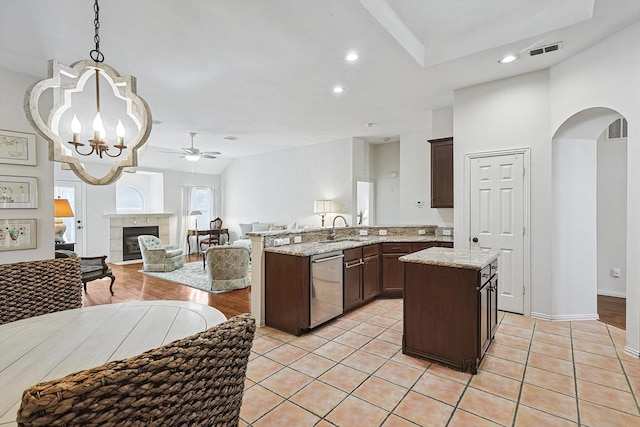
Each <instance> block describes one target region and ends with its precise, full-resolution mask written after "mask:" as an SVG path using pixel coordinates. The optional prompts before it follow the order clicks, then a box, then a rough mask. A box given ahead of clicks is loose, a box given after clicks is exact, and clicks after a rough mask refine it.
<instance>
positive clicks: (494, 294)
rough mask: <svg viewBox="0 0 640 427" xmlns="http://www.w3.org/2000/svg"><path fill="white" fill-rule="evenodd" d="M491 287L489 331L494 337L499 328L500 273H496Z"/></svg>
mask: <svg viewBox="0 0 640 427" xmlns="http://www.w3.org/2000/svg"><path fill="white" fill-rule="evenodd" d="M489 285H490V286H491V289H489V292H490V295H489V298H490V300H489V309H490V313H489V332H490V334H491V338H492V339H493V338H494V337H495V336H496V331H497V330H498V275H497V274H495V275H494V276H493V277H492V278H491V283H490V284H489Z"/></svg>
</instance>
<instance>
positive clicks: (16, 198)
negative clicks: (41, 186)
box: [0, 175, 38, 209]
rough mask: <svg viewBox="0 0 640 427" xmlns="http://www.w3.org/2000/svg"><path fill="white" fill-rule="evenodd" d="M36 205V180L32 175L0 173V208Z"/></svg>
mask: <svg viewBox="0 0 640 427" xmlns="http://www.w3.org/2000/svg"><path fill="white" fill-rule="evenodd" d="M37 207H38V181H37V178H35V177H32V176H7V175H0V209H15V208H22V209H29V208H37Z"/></svg>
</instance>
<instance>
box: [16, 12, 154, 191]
mask: <svg viewBox="0 0 640 427" xmlns="http://www.w3.org/2000/svg"><path fill="white" fill-rule="evenodd" d="M93 8H94V12H95V17H94V22H93V24H94V30H95V34H94V42H95V49H93V50H91V52H90V53H89V57H90V58H91V60H90V61H89V60H86V61H78V62H75V63H74V64H72V65H71V66H68V67H67V66H65V65H62V64H60V63H59V62H57V61H53V60H51V61H49V78H47V79H45V80H41V81H39V82H37V83H35V84H34V85H33V86H31V87H30V88H29V89H28V90H27V93H26V94H25V112H26V115H27V119H28V120H29V122H30V123H31V125H32V126H33V127H34V128H35V129H36V131H37V132H38V133H39V134H40V135H41V136H42V137H43V138H45V139H46V140H47V141H48V142H49V160H52V161H56V162H61V163H62V168H63V169H71V170H72V171H73V172H74V173H75V174H76V175H77V176H78V177H79V178H80V179H81V180H83V181H84V182H87V183H89V184H94V185H106V184H111V183H113V182H115V181H117V180H118V178H120V176H121V175H122V172H123V171H125V172H135V168H136V166H137V165H138V150H140V149H142V148H143V147H144V145H145V144H146V142H147V139H148V138H149V135H150V133H151V126H152V118H151V111H150V110H149V106H148V105H147V103H146V102H145V101H144V100H143V99H142V98H141V97H140V96H138V95H137V93H136V91H137V88H136V78H135V77H134V76H120V74H119V73H118V72H117V71H116V70H115V69H113V68H111V67H110V66H108V65H106V64H105V63H104V54H103V53H102V52H101V51H100V34H99V30H100V6H99V5H98V0H95V1H94V6H93ZM91 79H93V80H94V81H95V86H94V87H95V92H94V93H91V91H90V89H89V87H91V85H86V83H87V82H88V81H89V80H91ZM101 81H103V83H102V84H103V85H104V82H106V83H107V85H108V87H107V89H108V90H107V91H106V93H107V95H113V96H112V99H111V102H110V103H109V105H108V107H109V108H108V115H109V118H106V116H105V117H104V118H103V111H101V106H102V107H104V106H103V105H101V97H100V86H101ZM85 86H86V87H85ZM49 90H51V91H52V92H53V103H54V106H53V108H52V109H51V110H50V111H48V112H45V114H44V116H46V118H45V117H43V115H42V114H41V111H40V106H39V105H40V104H39V102H40V97H41V96H42V95H43V94H44V93H48V92H47V91H49ZM83 95H84V96H83ZM92 97H93V98H94V99H95V116H93V122H92V133H88V132H86V131H85V133H84V135H85V137H87V138H86V143H85V142H81V136H82V135H83V132H82V130H83V128H85V129H86V128H88V126H84V127H83V126H82V120H84V121H85V122H86V121H89V120H90V117H91V115H92V114H91V110H92V108H91V107H90V106H89V105H88V104H90V103H92V102H87V99H91V98H92ZM47 113H48V114H47ZM78 116H81V118H78ZM113 116H115V118H112V117H113ZM103 119H106V120H105V121H104V122H103ZM123 120H124V121H125V123H126V126H125V124H123ZM112 122H113V123H112ZM116 122H117V124H116ZM105 123H108V125H111V126H113V125H115V136H116V138H117V139H115V142H116V143H115V144H114V145H112V146H110V145H109V140H108V137H107V129H106V128H105ZM127 128H129V129H131V130H136V131H137V133H136V135H134V136H133V137H132V138H130V140H129V141H127V143H126V144H125V135H126V134H127V131H126V129H127ZM110 129H113V127H111V128H110ZM65 137H66V138H65ZM64 140H66V144H63V142H62V141H64ZM74 152H75V153H76V154H77V155H79V156H83V157H89V156H91V155H92V154H96V156H97V157H99V158H100V159H103V158H106V157H112V158H115V159H117V160H115V161H114V162H113V164H112V166H111V169H110V170H109V171H108V172H107V173H106V175H104V176H102V177H95V176H93V175H92V174H91V173H89V172H88V171H87V169H86V168H85V166H84V165H83V164H82V163H81V162H80V157H77V156H75V155H74ZM125 153H126V158H125V156H122V157H121V155H122V154H125ZM105 155H106V156H105Z"/></svg>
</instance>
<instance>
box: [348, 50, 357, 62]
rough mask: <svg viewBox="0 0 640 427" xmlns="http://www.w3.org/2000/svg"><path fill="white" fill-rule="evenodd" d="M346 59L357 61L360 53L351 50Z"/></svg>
mask: <svg viewBox="0 0 640 427" xmlns="http://www.w3.org/2000/svg"><path fill="white" fill-rule="evenodd" d="M345 59H346V60H347V61H350V62H353V61H356V60H357V59H358V54H357V53H355V52H349V53H348V54H347V56H346V57H345Z"/></svg>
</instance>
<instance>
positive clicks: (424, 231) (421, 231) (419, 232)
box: [418, 230, 427, 236]
mask: <svg viewBox="0 0 640 427" xmlns="http://www.w3.org/2000/svg"><path fill="white" fill-rule="evenodd" d="M425 234H427V230H418V235H420V236H424V235H425Z"/></svg>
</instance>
